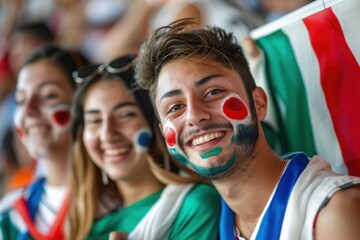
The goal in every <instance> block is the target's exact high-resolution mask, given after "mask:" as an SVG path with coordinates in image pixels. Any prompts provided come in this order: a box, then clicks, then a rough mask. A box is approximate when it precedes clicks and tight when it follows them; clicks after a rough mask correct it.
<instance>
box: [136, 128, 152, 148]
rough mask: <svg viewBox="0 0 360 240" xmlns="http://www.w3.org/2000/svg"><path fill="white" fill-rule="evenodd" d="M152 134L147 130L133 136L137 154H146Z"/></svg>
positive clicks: (141, 130)
mask: <svg viewBox="0 0 360 240" xmlns="http://www.w3.org/2000/svg"><path fill="white" fill-rule="evenodd" d="M151 137H152V132H151V130H150V129H149V128H142V129H140V130H139V131H138V132H137V133H136V134H135V136H134V143H135V148H136V150H137V151H138V152H146V151H147V150H148V147H149V146H150V143H151Z"/></svg>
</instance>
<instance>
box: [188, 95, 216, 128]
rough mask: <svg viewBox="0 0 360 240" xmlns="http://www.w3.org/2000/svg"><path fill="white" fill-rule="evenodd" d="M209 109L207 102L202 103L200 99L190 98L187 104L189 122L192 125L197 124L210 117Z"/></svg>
mask: <svg viewBox="0 0 360 240" xmlns="http://www.w3.org/2000/svg"><path fill="white" fill-rule="evenodd" d="M210 116H211V115H210V112H209V109H208V108H207V107H206V104H201V102H200V100H199V99H190V100H189V101H188V105H187V114H186V118H187V122H188V124H189V125H190V126H197V125H199V124H201V122H203V121H206V120H209V119H210Z"/></svg>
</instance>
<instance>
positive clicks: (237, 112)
mask: <svg viewBox="0 0 360 240" xmlns="http://www.w3.org/2000/svg"><path fill="white" fill-rule="evenodd" d="M223 111H224V114H225V116H227V117H228V118H230V119H233V120H244V119H245V118H246V117H247V116H248V110H247V108H246V105H245V104H244V102H243V101H241V100H240V99H239V98H236V97H230V98H229V99H227V100H226V101H225V102H224V105H223Z"/></svg>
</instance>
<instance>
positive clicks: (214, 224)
mask: <svg viewBox="0 0 360 240" xmlns="http://www.w3.org/2000/svg"><path fill="white" fill-rule="evenodd" d="M161 193H162V191H159V192H157V193H154V194H152V195H150V196H148V197H146V198H144V199H142V200H140V201H138V202H136V203H134V204H132V205H130V206H128V207H125V208H122V209H120V210H118V211H116V212H113V213H111V214H109V215H106V216H104V217H103V218H101V219H98V220H96V221H95V222H94V225H93V227H92V229H91V231H90V233H89V235H88V237H87V239H93V240H95V239H108V238H109V234H110V232H113V231H116V232H131V231H132V230H134V228H135V227H136V225H137V224H138V223H139V222H140V221H141V220H142V218H143V217H144V216H145V215H146V214H147V212H148V211H149V210H150V209H151V207H152V206H153V205H154V204H155V203H156V201H158V200H159V198H160V196H161ZM219 216H220V195H219V194H218V193H217V191H216V190H215V188H214V187H212V186H210V185H206V184H199V185H196V186H195V187H194V188H193V189H191V190H190V192H189V193H188V194H187V196H186V197H185V199H184V202H183V203H182V206H181V208H180V211H179V213H178V215H177V217H176V219H175V220H174V222H173V224H172V226H171V229H170V235H169V239H176V240H181V239H184V240H185V239H196V240H202V239H207V240H208V239H210V240H211V239H219V237H218V234H219V229H218V221H219Z"/></svg>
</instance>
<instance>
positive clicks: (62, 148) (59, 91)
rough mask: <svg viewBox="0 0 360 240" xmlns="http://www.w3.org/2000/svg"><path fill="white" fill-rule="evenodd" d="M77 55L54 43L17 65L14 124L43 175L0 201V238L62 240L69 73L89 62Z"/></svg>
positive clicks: (68, 149)
mask: <svg viewBox="0 0 360 240" xmlns="http://www.w3.org/2000/svg"><path fill="white" fill-rule="evenodd" d="M87 63H88V61H86V59H85V58H84V57H83V56H82V55H81V54H79V53H76V52H70V51H66V50H63V49H60V48H58V47H55V46H46V47H43V48H40V49H38V50H36V51H35V52H34V53H32V54H31V55H30V56H29V57H28V58H27V59H26V60H25V62H24V63H23V65H22V67H21V68H20V72H19V76H18V83H17V87H16V102H17V107H16V111H15V118H14V121H15V127H16V130H17V133H18V135H19V137H20V138H21V141H22V142H23V144H24V146H25V147H26V149H27V151H28V152H29V154H30V155H31V157H32V158H34V159H41V160H42V161H43V162H44V165H45V168H46V169H45V170H46V178H40V179H37V180H35V181H34V182H33V183H31V184H30V185H29V186H27V187H25V188H24V189H20V190H18V191H16V192H11V193H9V194H8V195H7V196H5V198H4V199H3V201H2V202H1V223H0V227H1V235H0V239H64V238H65V237H64V233H63V224H64V221H65V217H66V214H67V210H68V206H69V183H70V176H71V171H70V167H71V152H72V139H71V114H70V106H71V100H72V95H73V93H74V92H75V84H74V83H73V80H72V72H73V71H75V70H76V69H77V68H79V67H81V66H83V65H84V64H87Z"/></svg>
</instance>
